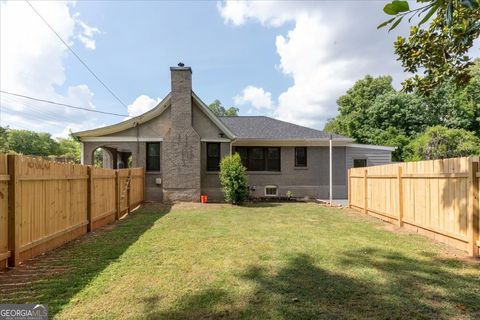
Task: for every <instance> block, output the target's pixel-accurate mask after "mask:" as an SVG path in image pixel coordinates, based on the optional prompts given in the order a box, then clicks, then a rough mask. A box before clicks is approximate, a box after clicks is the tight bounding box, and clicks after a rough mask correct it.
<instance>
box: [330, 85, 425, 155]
mask: <svg viewBox="0 0 480 320" xmlns="http://www.w3.org/2000/svg"><path fill="white" fill-rule="evenodd" d="M391 82H392V78H391V77H389V76H383V77H378V78H373V77H371V76H366V77H365V78H364V79H361V80H359V81H357V82H356V83H355V84H354V85H353V87H352V88H351V89H349V90H348V91H347V93H346V94H345V95H344V96H342V97H340V98H339V99H338V100H337V103H338V105H339V107H338V110H339V115H338V116H337V117H336V118H334V119H330V120H329V122H328V123H327V124H326V125H325V128H324V130H325V131H328V132H334V133H338V134H343V135H346V136H349V137H351V138H354V139H355V140H356V141H357V142H359V143H366V144H381V145H389V146H395V147H397V150H396V151H395V152H394V153H393V158H394V160H402V159H403V147H404V146H405V145H407V144H408V142H409V140H410V137H411V136H415V135H416V134H418V133H421V132H423V130H424V129H425V128H426V127H427V126H428V124H426V123H429V121H430V120H429V114H428V112H426V110H424V109H422V108H421V107H420V106H421V104H422V101H421V100H420V99H418V98H417V97H416V96H414V95H409V94H404V93H399V92H396V91H395V90H394V89H393V87H392V84H391Z"/></svg>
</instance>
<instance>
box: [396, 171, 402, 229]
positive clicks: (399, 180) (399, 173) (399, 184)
mask: <svg viewBox="0 0 480 320" xmlns="http://www.w3.org/2000/svg"><path fill="white" fill-rule="evenodd" d="M397 182H398V185H397V186H398V198H397V199H398V226H399V227H401V226H403V181H402V166H398V169H397Z"/></svg>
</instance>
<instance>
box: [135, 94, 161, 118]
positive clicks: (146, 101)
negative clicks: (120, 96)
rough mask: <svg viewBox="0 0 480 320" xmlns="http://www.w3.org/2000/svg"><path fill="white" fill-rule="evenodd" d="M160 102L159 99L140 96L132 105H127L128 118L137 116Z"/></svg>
mask: <svg viewBox="0 0 480 320" xmlns="http://www.w3.org/2000/svg"><path fill="white" fill-rule="evenodd" d="M160 101H161V99H160V98H157V99H153V98H150V97H149V96H146V95H144V94H142V95H140V96H139V97H138V98H137V99H135V101H133V102H132V104H130V105H128V115H129V116H130V117H135V116H139V115H141V114H143V113H145V112H147V111H148V110H150V109H152V108H153V107H155V106H156V105H158V104H159V103H160Z"/></svg>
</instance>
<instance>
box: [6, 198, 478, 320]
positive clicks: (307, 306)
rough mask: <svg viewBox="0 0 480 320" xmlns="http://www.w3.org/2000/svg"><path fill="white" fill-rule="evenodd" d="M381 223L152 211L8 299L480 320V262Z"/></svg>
mask: <svg viewBox="0 0 480 320" xmlns="http://www.w3.org/2000/svg"><path fill="white" fill-rule="evenodd" d="M378 226H379V223H378V222H375V221H372V220H371V219H368V218H364V217H362V216H360V215H353V214H349V213H346V212H345V211H342V210H338V209H329V208H323V207H319V206H318V205H314V204H274V203H271V204H270V203H269V204H258V205H254V206H246V207H229V206H215V205H207V206H195V207H194V208H188V207H182V206H180V207H178V208H177V207H174V208H173V209H172V210H170V209H162V210H156V209H153V208H145V209H141V210H139V211H138V212H136V213H134V214H132V215H131V216H130V217H129V218H128V219H126V220H125V221H122V222H120V223H118V224H117V225H116V226H115V228H113V230H110V231H106V232H100V233H98V234H96V235H93V236H88V237H86V238H84V239H82V240H81V241H78V242H76V243H73V244H71V245H68V246H67V247H66V248H62V249H61V250H58V251H55V252H53V253H51V254H48V255H47V256H46V257H43V258H41V259H38V261H36V262H34V263H33V264H32V268H31V269H33V270H35V268H38V265H40V267H41V268H40V269H39V270H44V271H45V272H44V273H40V274H39V275H38V276H37V277H34V276H33V275H32V279H33V280H32V281H29V282H27V283H26V284H24V285H21V286H8V285H7V284H5V283H4V284H2V285H1V286H0V301H2V303H7V302H10V303H13V302H17V303H25V302H32V303H33V302H43V303H48V304H49V308H50V311H51V314H54V315H55V318H59V319H78V318H105V319H107V318H118V319H122V318H146V319H148V318H150V319H219V318H228V319H252V318H255V319H322V318H324V319H344V318H351V319H372V318H381V319H386V318H388V319H392V318H393V319H395V318H398V319H403V318H415V319H432V318H435V319H451V318H457V319H475V318H478V317H480V270H479V268H478V264H476V263H468V262H465V261H461V260H458V259H454V258H449V257H448V255H445V254H444V252H443V250H442V245H439V244H436V243H433V242H431V241H429V240H427V239H425V238H423V237H420V236H416V235H409V234H399V233H394V232H388V231H385V230H382V229H381V228H379V227H378ZM52 270H53V272H52ZM55 270H58V272H56V271H55ZM14 272H16V271H15V270H14ZM6 275H8V273H7V274H6ZM2 279H3V280H5V279H8V278H7V277H6V276H5V275H4V276H3V277H2V278H1V279H0V281H2Z"/></svg>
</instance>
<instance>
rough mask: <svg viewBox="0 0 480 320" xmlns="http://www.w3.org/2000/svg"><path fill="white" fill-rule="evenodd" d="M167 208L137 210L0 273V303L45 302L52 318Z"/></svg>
mask: <svg viewBox="0 0 480 320" xmlns="http://www.w3.org/2000/svg"><path fill="white" fill-rule="evenodd" d="M169 211H170V207H167V206H165V207H162V208H161V209H160V210H159V209H156V210H149V209H148V208H146V209H143V208H142V209H139V210H137V211H136V212H133V213H131V215H130V216H129V217H128V218H127V219H125V220H122V221H119V222H117V223H116V224H115V225H114V226H113V227H111V226H107V227H105V228H104V229H100V230H98V231H95V232H94V233H90V234H87V235H86V236H85V237H83V238H79V239H77V240H74V241H72V242H70V243H68V244H66V245H65V246H63V247H61V248H58V249H56V250H53V251H50V252H48V253H46V254H45V255H44V256H40V257H37V258H34V259H32V260H29V261H27V262H26V263H25V264H23V265H20V266H19V267H16V268H14V269H12V270H10V271H7V272H3V273H0V301H1V303H48V305H49V306H48V307H49V314H50V316H51V317H53V316H54V315H55V314H56V313H58V312H59V311H60V310H61V309H62V307H63V306H65V305H66V304H67V303H68V302H69V301H70V300H71V299H72V297H73V296H74V295H75V294H76V293H78V292H79V291H80V290H82V289H83V288H84V287H85V286H87V285H88V284H89V282H90V281H92V280H93V279H94V278H95V277H96V276H97V275H98V274H99V273H101V272H102V271H103V270H104V269H105V268H107V267H108V266H109V265H110V264H111V263H114V262H115V261H116V260H117V259H118V258H119V257H120V256H121V255H122V254H123V253H124V252H125V251H126V250H127V249H128V247H130V246H131V245H132V244H133V243H135V242H136V241H137V239H138V238H139V237H140V236H141V235H142V234H143V233H144V232H145V231H147V230H148V229H149V228H150V227H151V226H152V225H153V224H154V223H155V221H157V220H158V219H160V218H161V217H163V216H164V215H166V214H167V213H168V212H169Z"/></svg>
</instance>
